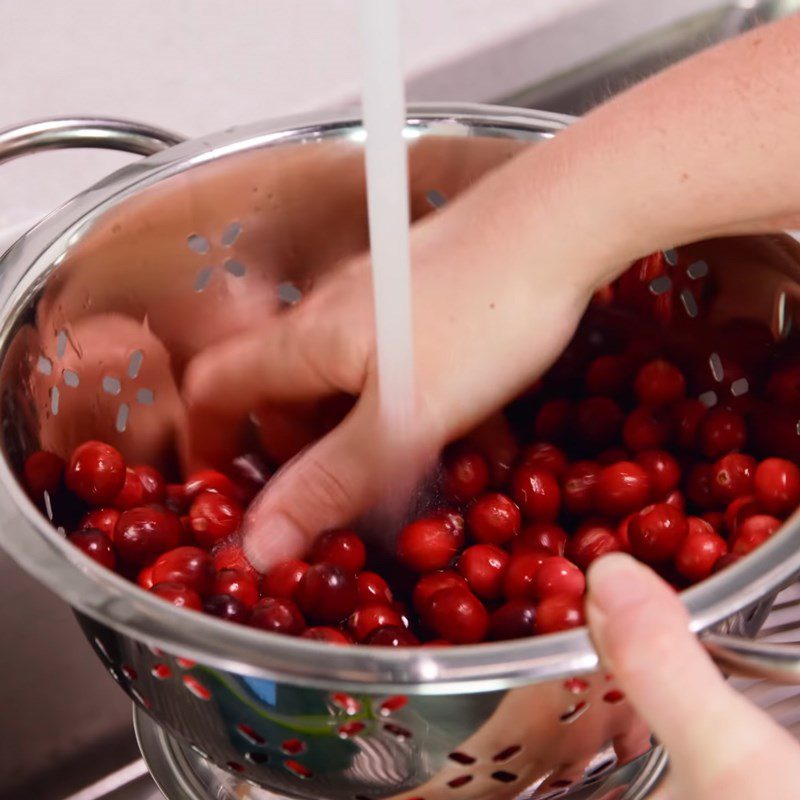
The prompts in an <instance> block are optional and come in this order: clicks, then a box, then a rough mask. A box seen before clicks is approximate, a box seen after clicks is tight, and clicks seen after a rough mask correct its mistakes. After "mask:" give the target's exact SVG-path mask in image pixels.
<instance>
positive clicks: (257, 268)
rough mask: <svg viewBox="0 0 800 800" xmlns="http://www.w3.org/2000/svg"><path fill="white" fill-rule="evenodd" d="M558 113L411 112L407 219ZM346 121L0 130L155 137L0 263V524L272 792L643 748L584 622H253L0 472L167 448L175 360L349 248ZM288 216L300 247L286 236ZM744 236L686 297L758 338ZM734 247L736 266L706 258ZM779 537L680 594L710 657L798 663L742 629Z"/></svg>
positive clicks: (433, 780) (609, 756) (16, 147)
mask: <svg viewBox="0 0 800 800" xmlns="http://www.w3.org/2000/svg"><path fill="white" fill-rule="evenodd" d="M569 121H570V120H569V119H567V118H565V117H560V116H554V115H551V114H545V113H531V112H527V111H520V110H516V109H500V108H486V107H464V106H435V107H433V106H431V107H420V108H413V109H411V111H410V112H409V117H408V129H407V134H408V138H409V142H410V154H411V155H410V158H411V191H412V198H411V199H412V209H413V214H414V216H415V218H419V217H420V216H422V215H423V214H425V213H435V209H436V207H437V206H439V205H441V203H442V202H443V201H446V200H447V199H448V198H451V197H453V196H454V195H455V194H457V193H458V192H459V191H461V190H462V189H464V188H465V187H466V186H468V185H470V184H471V183H472V182H474V181H475V180H476V179H477V178H479V177H480V175H481V174H483V173H484V172H485V171H486V170H488V169H490V168H491V167H492V166H494V165H496V164H498V163H499V162H500V161H503V160H505V159H506V158H508V157H510V156H511V155H513V154H514V153H516V152H517V151H518V150H519V149H520V148H521V147H525V146H530V145H535V143H536V142H537V141H540V140H542V139H543V138H547V137H550V136H552V135H554V134H556V133H557V131H558V130H560V129H561V128H562V127H564V126H565V125H567V124H568V123H569ZM363 139H364V136H363V130H362V128H361V126H360V123H359V121H358V119H357V118H355V117H346V116H345V117H341V118H329V119H325V120H313V121H309V120H291V121H288V122H284V123H282V124H280V125H275V124H270V125H254V126H248V127H244V128H237V129H232V130H229V131H226V132H224V133H222V134H218V135H215V136H211V137H206V138H204V139H201V140H196V141H191V142H186V143H182V144H176V141H177V137H173V136H171V135H169V134H165V133H163V132H160V131H156V130H153V129H149V128H146V127H144V126H133V125H130V124H129V123H119V122H108V121H103V120H70V121H54V122H49V123H45V124H34V125H29V126H25V127H24V128H21V129H17V130H15V131H7V132H5V133H2V134H0V159H4V158H9V157H13V156H17V155H20V154H22V153H23V152H27V151H28V150H30V149H34V148H36V147H40V148H41V147H63V146H85V145H96V146H106V147H108V146H110V147H117V148H120V149H130V150H132V151H134V152H138V153H142V154H146V153H151V154H152V155H150V156H149V157H148V158H146V159H144V160H142V161H139V162H137V163H135V164H133V165H131V166H129V167H127V168H125V169H122V170H120V171H118V172H116V173H115V174H113V175H111V176H110V177H108V178H107V179H106V180H104V181H102V182H100V183H99V184H97V185H95V186H94V187H92V188H91V189H89V190H87V191H86V192H84V193H83V194H81V195H80V196H78V197H76V198H75V199H74V200H72V201H70V202H69V203H67V204H66V205H64V206H63V207H62V208H60V209H59V210H57V211H56V212H54V213H53V214H51V215H50V216H48V217H47V218H46V219H44V220H43V221H42V222H41V223H39V224H38V225H37V226H35V227H34V228H33V229H31V230H30V231H29V232H28V233H27V234H25V235H24V236H23V237H22V238H21V239H20V240H19V241H18V242H17V243H16V244H15V245H14V246H13V247H12V248H11V249H10V250H9V251H8V252H7V253H6V254H5V256H4V257H3V258H2V262H1V264H0V266H2V272H1V273H0V355H1V357H2V362H1V363H0V399H1V402H0V413H1V414H2V449H3V458H2V459H1V460H0V543H2V545H3V547H4V548H5V549H7V550H8V551H9V553H11V555H12V556H13V557H14V558H15V559H16V560H17V561H18V562H19V563H20V564H21V565H22V566H23V567H25V568H26V569H27V570H29V571H30V572H31V573H32V574H33V575H35V576H36V577H38V578H39V579H40V580H41V581H42V582H43V583H44V584H45V585H47V586H48V587H49V588H50V589H52V590H53V591H55V592H57V593H58V594H60V595H61V596H62V597H63V598H64V599H65V600H66V601H67V602H68V603H70V604H71V605H72V606H73V607H74V608H75V609H76V611H77V613H78V616H79V619H80V620H81V623H82V625H83V627H84V630H85V632H86V634H87V637H88V638H89V640H90V642H91V643H92V645H93V647H94V648H95V650H96V651H97V653H98V655H99V657H100V658H101V659H102V661H103V663H104V664H105V665H106V667H107V668H108V670H109V672H111V674H112V675H113V676H114V677H115V679H116V680H117V681H118V682H119V684H120V686H122V687H123V688H124V689H125V691H126V692H128V694H129V695H130V696H131V697H132V698H133V700H134V701H135V702H136V703H137V704H138V705H139V706H140V707H141V708H143V709H145V710H146V711H147V713H149V714H150V715H151V716H152V717H153V718H154V719H155V720H156V721H157V722H158V723H159V724H160V725H162V726H163V727H164V728H165V729H166V730H168V731H169V732H170V733H171V734H172V735H175V736H177V737H179V738H180V739H182V740H183V741H185V742H187V743H188V744H189V745H191V746H193V747H195V748H196V749H197V750H198V751H199V752H201V753H202V754H204V755H205V756H207V757H209V758H210V759H211V760H212V761H213V762H214V763H216V764H219V765H221V766H223V767H224V768H226V769H229V770H230V771H232V772H235V773H237V774H239V775H242V776H244V777H245V778H247V779H249V780H252V781H254V782H257V783H259V784H260V785H263V786H265V787H268V788H269V789H271V790H273V791H275V792H278V793H281V794H283V795H286V796H292V797H301V798H314V799H315V800H322V799H323V798H330V800H334V799H336V800H339V799H341V800H356V798H362V800H363V798H382V797H390V796H391V797H402V798H406V800H410V798H423V799H424V800H438V799H439V798H456V797H458V798H486V797H492V798H503V797H508V798H511V797H517V796H520V797H521V796H526V797H527V796H530V797H536V798H539V797H544V796H552V795H553V794H554V793H555V794H565V795H568V794H570V793H572V792H577V791H578V790H580V789H582V788H585V786H586V784H587V783H589V782H592V781H598V780H601V779H602V778H603V777H604V776H608V775H613V773H614V771H615V770H616V769H617V768H618V766H619V765H620V764H621V763H623V762H625V761H627V760H630V759H632V758H633V757H635V756H636V755H638V754H640V753H641V752H642V750H646V749H647V748H648V747H649V746H650V744H649V736H648V734H647V731H646V730H645V728H644V726H643V725H642V723H641V722H640V721H639V720H637V718H636V716H635V714H634V713H633V711H632V710H631V708H630V707H629V706H628V704H627V703H626V702H625V699H624V697H622V696H621V695H620V694H619V692H618V691H617V690H616V687H615V685H614V681H613V678H611V677H609V676H606V675H605V674H604V673H603V672H602V670H599V667H598V660H597V656H596V654H595V651H594V649H593V647H592V645H591V642H590V640H589V637H588V635H587V633H586V631H585V630H578V631H572V632H569V633H564V634H560V635H556V636H548V637H543V638H537V639H530V640H527V641H516V642H508V643H499V644H486V645H480V646H474V647H461V648H436V649H426V648H422V649H411V650H391V649H386V650H384V649H380V648H379V649H375V648H364V647H345V648H337V647H330V646H327V645H324V644H321V643H317V642H313V641H307V640H299V639H292V638H287V637H277V636H270V635H268V634H264V633H262V632H260V631H256V630H252V629H249V628H245V627H241V626H236V625H231V624H228V623H224V622H222V621H220V620H217V619H214V618H211V617H207V616H204V615H200V614H193V613H191V612H186V611H181V610H179V609H177V608H174V607H172V606H171V605H169V604H166V603H164V602H163V601H161V600H159V599H158V598H156V597H153V596H151V595H149V594H147V593H145V592H142V591H140V590H139V589H138V588H137V587H136V586H135V585H133V584H131V583H129V582H127V581H126V580H124V579H123V578H121V577H120V576H118V575H115V574H112V573H110V572H108V571H106V570H104V569H103V568H102V567H100V566H98V565H97V564H95V563H94V562H92V561H91V560H89V559H87V558H86V557H84V556H83V555H82V554H81V553H80V552H78V551H77V550H76V549H75V548H73V547H72V546H71V545H70V544H69V543H68V542H67V541H66V540H65V538H64V536H63V534H62V533H61V532H59V531H57V530H56V529H55V528H54V527H53V526H52V525H51V524H50V523H49V521H48V520H47V519H46V518H45V517H44V516H43V515H42V514H41V513H40V512H39V511H38V510H37V508H36V506H35V505H34V504H33V503H32V502H31V501H30V500H29V499H28V498H27V497H26V495H25V493H24V491H23V490H22V489H21V487H20V486H19V484H18V482H17V478H16V474H17V471H18V468H19V465H20V463H21V459H22V458H23V457H24V456H25V455H26V454H27V453H28V452H30V451H31V450H32V449H33V448H36V447H39V446H44V447H47V448H49V449H53V450H57V451H59V452H66V451H67V450H68V449H69V448H70V447H71V446H72V445H74V444H75V443H77V442H79V441H81V440H83V439H86V438H89V437H92V438H101V439H106V440H109V441H112V442H114V443H115V444H116V445H117V446H118V447H119V448H120V449H121V450H122V451H123V452H124V454H125V455H126V457H128V458H129V459H132V460H147V461H153V462H155V461H159V460H162V461H163V460H168V459H169V455H170V452H171V451H172V450H173V449H174V444H175V437H176V435H177V434H176V431H177V430H178V429H179V427H180V421H181V415H182V413H183V410H182V406H181V402H180V395H179V386H180V379H181V374H182V371H183V369H184V367H185V365H186V363H187V362H188V360H189V359H190V358H191V357H192V355H193V354H194V353H195V352H197V351H198V350H199V349H201V348H203V347H204V346H206V345H207V344H209V343H211V342H214V341H217V340H218V339H219V338H220V337H222V336H225V335H229V334H231V333H234V332H236V331H240V330H242V329H244V328H246V327H248V326H250V325H253V324H255V323H256V322H260V321H262V320H263V318H264V316H265V315H266V314H273V313H275V314H277V313H281V310H282V308H283V307H284V305H285V303H286V302H296V301H298V299H299V301H300V302H302V299H301V297H302V295H303V293H304V292H305V291H308V290H309V289H310V291H312V292H313V279H314V276H315V275H317V274H319V273H320V272H321V271H323V270H326V269H329V268H331V265H335V264H336V263H337V262H338V261H339V260H340V259H341V258H342V257H343V256H346V255H347V254H348V253H351V252H354V251H356V250H358V249H363V248H364V247H365V246H366V242H367V230H366V220H365V203H364V180H363V167H362V142H363ZM311 236H322V237H324V241H323V243H322V245H320V243H319V241H317V242H315V246H314V248H309V247H308V242H309V240H310V239H309V237H311ZM748 241H749V242H750V245H753V246H750V245H747V243H746V242H745V243H744V244H742V243H739V244H736V243H733V244H731V243H728V244H727V245H726V244H725V243H724V242H723V243H721V244H720V243H716V244H710V245H707V246H700V248H699V255H698V258H699V257H702V258H703V260H704V261H705V262H706V263H707V264H708V265H709V267H710V270H711V272H712V274H714V273H716V272H718V271H719V270H720V268H721V267H725V271H724V275H725V280H724V281H723V280H721V281H719V286H720V290H719V295H718V298H717V299H718V300H719V301H720V302H719V303H716V304H712V306H709V313H711V309H713V310H714V313H718V312H719V310H720V308H725V307H728V308H738V309H739V311H740V312H741V311H742V310H744V312H745V313H746V314H749V315H752V316H754V317H757V318H758V319H760V320H761V321H763V322H766V323H768V324H769V325H770V327H771V328H772V329H773V331H774V332H775V334H776V335H781V334H782V333H783V332H785V330H788V324H789V321H790V320H791V319H792V318H793V316H794V308H795V303H794V298H795V297H796V296H797V287H798V278H800V259H798V251H797V248H796V247H795V246H793V243H792V242H791V241H790V240H788V239H786V240H769V241H768V242H767V241H766V240H762V241H761V244H762V245H764V246H761V245H759V241H756V240H748ZM753 243H755V244H753ZM726 247H727V248H728V250H727V251H726V249H725V248H726ZM731 247H732V248H733V251H734V252H735V253H739V255H740V258H739V259H738V260H739V261H741V262H742V263H743V264H744V266H745V267H746V269H738V270H737V269H736V268H735V267H734V268H731V266H730V265H729V264H727V263H723V262H728V261H731V258H730V249H731ZM726 252H727V253H728V254H727V255H725V256H724V258H723V257H722V254H724V253H726ZM736 260H737V259H736V258H734V259H733V261H736ZM695 311H696V312H697V311H698V310H697V309H695ZM699 313H700V314H703V313H706V308H701V309H699ZM220 391H224V387H220ZM45 505H46V504H45ZM798 544H800V528H799V527H798V522H797V517H793V518H792V519H791V520H790V521H789V522H788V523H787V524H786V525H785V526H784V530H783V531H782V532H781V533H780V534H779V535H777V536H775V537H774V538H773V539H772V540H771V541H770V542H768V543H767V544H766V545H764V546H763V547H762V548H761V549H760V550H758V551H757V552H756V553H755V554H753V555H752V556H751V557H749V558H747V559H746V560H744V561H742V562H740V563H739V564H737V565H735V566H733V567H732V568H730V569H728V570H726V571H725V572H724V573H721V574H719V575H717V576H715V577H714V578H713V579H711V580H708V581H706V582H704V583H703V584H701V585H699V586H697V587H695V588H694V589H692V590H690V591H688V592H686V593H685V601H686V603H687V605H688V607H689V609H690V611H691V615H692V628H693V629H694V630H695V631H697V632H698V633H702V635H703V636H704V639H705V641H706V643H707V645H708V647H709V648H710V649H711V650H712V652H713V653H714V655H715V656H716V657H717V658H718V659H719V660H720V661H722V662H724V664H725V665H726V666H727V667H728V668H731V669H732V668H734V667H735V668H736V669H738V670H750V671H756V672H760V673H761V674H765V675H770V676H772V677H779V678H783V679H786V680H790V679H792V680H793V679H795V678H796V677H797V675H798V674H800V658H799V657H798V653H797V652H796V651H795V650H793V649H792V648H789V647H786V648H780V647H777V648H775V647H773V648H772V649H770V648H769V646H767V645H764V644H760V643H759V644H755V643H751V642H750V641H749V640H748V639H747V638H746V637H748V636H750V635H751V634H753V633H754V631H755V630H756V629H757V628H758V625H759V624H760V621H761V619H762V617H763V613H764V612H765V611H766V610H767V609H768V607H769V603H770V601H771V598H772V596H773V595H774V593H775V592H776V591H777V589H778V588H780V587H781V586H782V585H784V584H785V583H786V582H787V581H788V580H789V579H790V578H791V577H792V576H794V575H795V574H797V572H798V571H800V548H799V547H798ZM730 634H737V635H741V636H743V637H745V638H741V639H739V638H733V637H732V636H731V635H730ZM189 659H191V660H189Z"/></svg>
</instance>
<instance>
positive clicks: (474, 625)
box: [423, 588, 489, 644]
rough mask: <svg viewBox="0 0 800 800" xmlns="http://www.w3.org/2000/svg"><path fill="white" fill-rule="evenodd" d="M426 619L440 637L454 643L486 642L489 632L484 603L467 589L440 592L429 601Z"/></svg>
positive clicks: (426, 608) (487, 616)
mask: <svg viewBox="0 0 800 800" xmlns="http://www.w3.org/2000/svg"><path fill="white" fill-rule="evenodd" d="M423 616H424V619H425V622H426V623H427V624H428V625H429V626H430V627H431V628H432V629H433V630H434V632H435V633H436V634H437V635H438V636H440V637H442V638H444V639H447V640H448V641H450V642H452V643H453V644H476V643H477V642H482V641H483V640H484V639H485V638H486V634H487V632H488V630H489V614H488V612H487V611H486V609H485V608H484V606H483V603H481V601H480V600H478V598H477V597H475V595H474V594H472V592H470V591H468V590H465V589H459V588H449V589H440V590H439V591H438V592H436V593H435V594H434V595H433V596H432V597H431V598H430V600H429V601H428V604H427V606H426V607H425V610H424V613H423Z"/></svg>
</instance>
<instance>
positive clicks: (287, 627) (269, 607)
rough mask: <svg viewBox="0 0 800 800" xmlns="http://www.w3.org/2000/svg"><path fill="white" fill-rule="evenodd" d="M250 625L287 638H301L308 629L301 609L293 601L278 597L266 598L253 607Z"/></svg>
mask: <svg viewBox="0 0 800 800" xmlns="http://www.w3.org/2000/svg"><path fill="white" fill-rule="evenodd" d="M250 624H251V625H252V626H253V627H254V628H261V630H262V631H270V632H271V633H282V634H285V635H286V636H299V635H300V634H301V633H302V632H303V631H304V630H305V629H306V621H305V619H303V615H302V614H301V613H300V609H299V608H298V607H297V606H296V605H295V604H294V603H293V602H292V601H291V600H286V599H283V598H280V599H279V598H276V597H264V598H262V599H261V600H259V601H258V602H257V603H256V604H255V606H253V611H252V613H251V614H250Z"/></svg>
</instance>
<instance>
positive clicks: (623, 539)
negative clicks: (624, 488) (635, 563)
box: [617, 512, 638, 553]
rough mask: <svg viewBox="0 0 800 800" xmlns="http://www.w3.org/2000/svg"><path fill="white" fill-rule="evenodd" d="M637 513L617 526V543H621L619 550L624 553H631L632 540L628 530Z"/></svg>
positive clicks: (627, 517) (625, 518) (628, 516)
mask: <svg viewBox="0 0 800 800" xmlns="http://www.w3.org/2000/svg"><path fill="white" fill-rule="evenodd" d="M637 513H638V512H634V513H633V514H628V515H627V516H626V517H624V518H623V519H622V520H621V521H620V523H619V525H617V541H618V542H619V549H620V550H621V551H622V552H623V553H630V552H631V540H630V537H629V536H628V529H629V528H630V524H631V520H632V519H633V518H634V517H635V516H636V514H637Z"/></svg>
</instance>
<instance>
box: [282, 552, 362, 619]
mask: <svg viewBox="0 0 800 800" xmlns="http://www.w3.org/2000/svg"><path fill="white" fill-rule="evenodd" d="M295 600H296V601H297V604H298V605H299V606H300V608H301V609H302V611H303V613H304V614H305V615H306V616H307V617H308V618H309V619H310V620H312V621H313V622H315V623H322V624H337V623H339V622H341V621H342V620H344V619H346V618H347V617H349V616H350V614H352V613H353V611H355V609H356V606H357V605H358V582H357V580H356V576H355V573H353V572H350V570H347V569H344V567H337V566H336V565H335V564H314V565H313V566H311V567H309V568H308V569H307V570H306V571H305V574H304V575H303V577H302V578H301V580H300V584H299V585H298V587H297V590H296V591H295Z"/></svg>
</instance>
